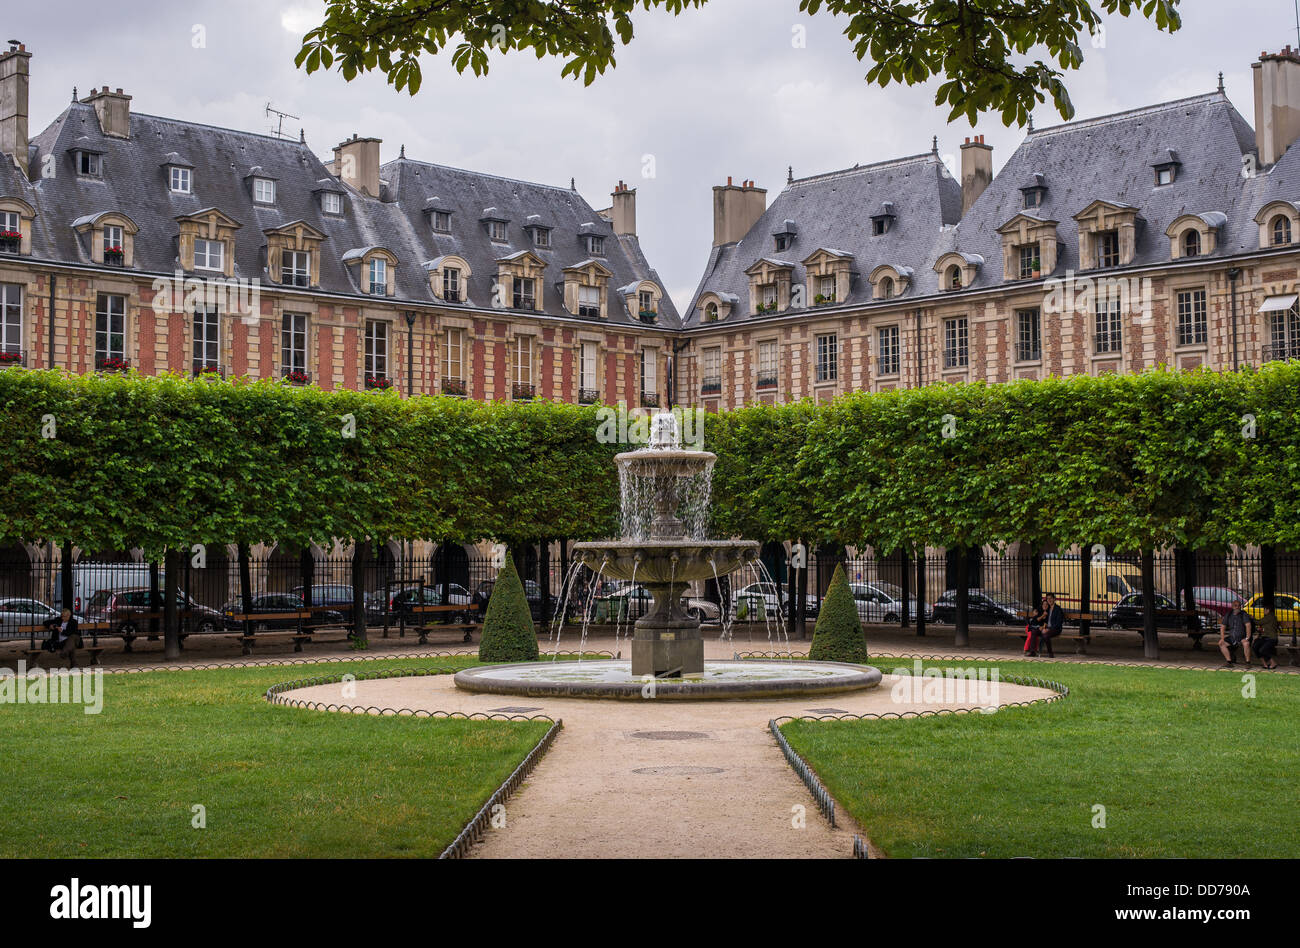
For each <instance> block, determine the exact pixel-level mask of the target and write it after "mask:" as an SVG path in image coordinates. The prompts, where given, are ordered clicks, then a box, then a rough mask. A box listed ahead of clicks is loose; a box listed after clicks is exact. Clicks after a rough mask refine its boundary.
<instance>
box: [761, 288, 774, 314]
mask: <svg viewBox="0 0 1300 948" xmlns="http://www.w3.org/2000/svg"><path fill="white" fill-rule="evenodd" d="M758 299H759V304H758V308H759V309H760V310H762V311H764V312H767V311H769V310H774V309H776V284H775V283H764V284H763V285H762V286H760V287H759V288H758Z"/></svg>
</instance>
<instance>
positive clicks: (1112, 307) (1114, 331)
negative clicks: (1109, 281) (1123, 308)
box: [1093, 293, 1121, 355]
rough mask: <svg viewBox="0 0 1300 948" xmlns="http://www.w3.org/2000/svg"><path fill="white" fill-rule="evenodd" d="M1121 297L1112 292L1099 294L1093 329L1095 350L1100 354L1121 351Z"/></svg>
mask: <svg viewBox="0 0 1300 948" xmlns="http://www.w3.org/2000/svg"><path fill="white" fill-rule="evenodd" d="M1119 305H1120V300H1119V299H1112V298H1111V296H1110V294H1108V293H1102V294H1099V295H1098V296H1097V309H1096V320H1095V322H1094V330H1093V351H1094V352H1095V353H1097V354H1098V355H1102V354H1104V353H1107V352H1119V351H1120V348H1121V336H1120V316H1119Z"/></svg>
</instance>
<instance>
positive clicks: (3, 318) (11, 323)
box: [0, 283, 23, 354]
mask: <svg viewBox="0 0 1300 948" xmlns="http://www.w3.org/2000/svg"><path fill="white" fill-rule="evenodd" d="M22 351H23V288H22V285H21V284H19V283H0V352H3V353H7V354H13V353H21V352H22Z"/></svg>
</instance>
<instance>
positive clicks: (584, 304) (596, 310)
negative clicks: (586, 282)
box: [578, 286, 600, 319]
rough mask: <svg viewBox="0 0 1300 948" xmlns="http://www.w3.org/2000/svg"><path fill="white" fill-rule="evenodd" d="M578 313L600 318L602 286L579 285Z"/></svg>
mask: <svg viewBox="0 0 1300 948" xmlns="http://www.w3.org/2000/svg"><path fill="white" fill-rule="evenodd" d="M578 315H579V316H588V317H591V318H593V319H599V318H600V287H598V286H580V287H578Z"/></svg>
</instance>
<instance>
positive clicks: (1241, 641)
mask: <svg viewBox="0 0 1300 948" xmlns="http://www.w3.org/2000/svg"><path fill="white" fill-rule="evenodd" d="M1253 632H1254V624H1253V623H1252V622H1251V620H1250V616H1248V615H1246V613H1245V612H1243V611H1242V609H1241V603H1240V602H1234V603H1233V604H1232V609H1231V610H1230V611H1229V612H1228V613H1227V614H1226V615H1225V616H1224V617H1223V618H1222V619H1221V620H1219V651H1220V652H1222V653H1223V660H1224V661H1225V662H1227V663H1228V665H1230V666H1231V665H1235V664H1237V660H1236V659H1235V658H1233V657H1232V656H1233V651H1234V650H1235V649H1236V648H1237V647H1238V646H1241V650H1242V652H1243V653H1244V654H1245V656H1246V664H1247V665H1249V664H1250V639H1251V634H1252V633H1253Z"/></svg>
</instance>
